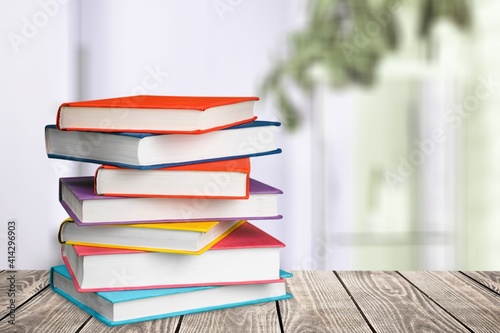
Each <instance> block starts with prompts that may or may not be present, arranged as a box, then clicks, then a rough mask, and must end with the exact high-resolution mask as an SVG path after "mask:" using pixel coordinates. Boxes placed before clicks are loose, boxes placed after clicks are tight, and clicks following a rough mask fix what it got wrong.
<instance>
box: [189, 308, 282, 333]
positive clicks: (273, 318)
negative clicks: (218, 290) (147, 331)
mask: <svg viewBox="0 0 500 333" xmlns="http://www.w3.org/2000/svg"><path fill="white" fill-rule="evenodd" d="M188 332H194V333H199V332H203V333H216V332H238V333H247V332H252V333H254V332H255V333H257V332H262V333H267V332H280V327H279V321H278V314H277V311H276V303H275V302H268V303H262V304H256V305H248V306H241V307H235V308H229V309H224V310H216V311H208V312H200V313H196V314H191V315H185V316H184V317H183V319H182V323H181V328H180V330H179V333H188Z"/></svg>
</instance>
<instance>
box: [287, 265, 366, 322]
mask: <svg viewBox="0 0 500 333" xmlns="http://www.w3.org/2000/svg"><path fill="white" fill-rule="evenodd" d="M293 274H294V276H293V278H291V279H287V285H288V288H289V290H290V293H291V294H292V295H293V298H292V299H290V300H287V301H284V302H280V310H281V318H282V321H283V327H284V331H285V332H371V329H370V327H369V326H368V324H367V323H366V321H365V320H364V319H363V317H362V315H361V313H360V312H359V311H358V309H357V308H356V305H355V304H354V303H353V302H352V299H351V297H350V296H349V294H348V293H347V292H346V290H345V289H344V288H343V287H342V284H341V283H340V282H339V280H338V279H337V277H336V276H335V274H334V273H333V272H331V271H295V272H293Z"/></svg>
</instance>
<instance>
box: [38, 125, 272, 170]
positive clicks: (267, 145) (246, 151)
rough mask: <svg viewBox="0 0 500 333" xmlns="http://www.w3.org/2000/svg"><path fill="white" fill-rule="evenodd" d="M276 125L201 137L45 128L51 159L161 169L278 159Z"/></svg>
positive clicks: (241, 126)
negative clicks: (267, 156) (218, 162)
mask: <svg viewBox="0 0 500 333" xmlns="http://www.w3.org/2000/svg"><path fill="white" fill-rule="evenodd" d="M278 126H280V123H279V122H270V121H258V120H256V121H252V122H249V123H245V124H242V125H237V126H233V127H229V128H226V129H222V130H218V131H213V132H208V133H203V134H148V133H111V132H86V131H64V130H58V129H57V128H56V125H47V126H46V127H45V147H46V151H47V156H48V157H49V158H56V159H64V160H73V161H80V162H88V163H97V164H107V165H114V166H118V167H125V168H135V169H159V168H166V167H171V166H179V165H186V164H194V163H202V162H210V161H220V160H229V159H235V158H243V157H254V156H262V155H270V154H279V153H281V149H280V148H278V147H277V143H276V140H275V132H276V129H277V127H278Z"/></svg>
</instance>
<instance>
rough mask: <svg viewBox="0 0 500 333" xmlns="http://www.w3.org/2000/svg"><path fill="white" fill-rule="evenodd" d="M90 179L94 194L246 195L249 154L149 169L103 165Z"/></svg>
mask: <svg viewBox="0 0 500 333" xmlns="http://www.w3.org/2000/svg"><path fill="white" fill-rule="evenodd" d="M94 179H95V193H96V194H97V195H107V196H125V197H126V196H130V197H167V198H168V197H171V198H176V197H177V198H180V197H184V198H210V199H211V198H219V199H223V198H224V199H231V198H232V199H248V197H249V184H250V158H240V159H234V160H225V161H217V162H207V163H198V164H189V165H182V166H175V167H169V168H163V169H151V170H138V169H130V168H118V167H114V166H109V165H103V166H101V167H99V168H98V169H97V171H96V175H95V178H94Z"/></svg>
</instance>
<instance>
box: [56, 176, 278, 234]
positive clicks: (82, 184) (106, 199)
mask: <svg viewBox="0 0 500 333" xmlns="http://www.w3.org/2000/svg"><path fill="white" fill-rule="evenodd" d="M220 186H222V185H220ZM282 193H283V192H282V191H281V190H279V189H277V188H274V187H272V186H269V185H267V184H264V183H261V182H259V181H257V180H255V179H250V197H249V198H248V199H206V198H140V197H111V196H98V195H96V194H95V193H94V177H70V178H60V179H59V201H60V202H61V205H62V206H63V207H64V209H66V211H67V212H68V214H69V215H70V217H71V218H72V219H73V220H74V221H75V223H77V224H79V225H105V224H130V223H154V222H173V221H222V220H267V219H280V218H282V216H281V215H279V214H278V195H279V194H282Z"/></svg>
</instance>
